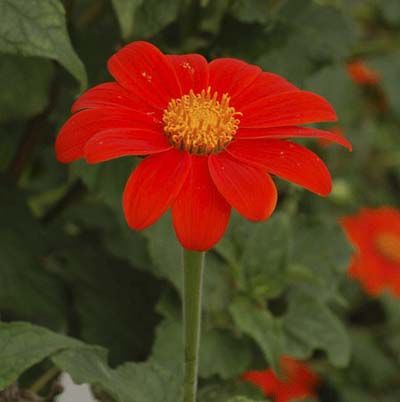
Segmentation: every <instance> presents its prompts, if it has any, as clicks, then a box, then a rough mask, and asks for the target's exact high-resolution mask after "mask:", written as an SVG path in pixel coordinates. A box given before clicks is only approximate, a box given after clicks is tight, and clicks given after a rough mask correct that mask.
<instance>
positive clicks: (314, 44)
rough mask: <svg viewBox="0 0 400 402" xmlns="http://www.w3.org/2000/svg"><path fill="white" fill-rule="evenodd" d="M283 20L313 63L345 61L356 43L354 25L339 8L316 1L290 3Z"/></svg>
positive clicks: (286, 7)
mask: <svg viewBox="0 0 400 402" xmlns="http://www.w3.org/2000/svg"><path fill="white" fill-rule="evenodd" d="M279 17H280V18H282V19H284V20H286V21H287V22H288V23H289V27H292V29H293V31H292V32H291V37H296V38H297V40H298V43H299V45H301V47H302V50H303V51H304V52H305V54H307V55H308V56H309V57H310V58H311V59H312V60H319V61H321V60H329V61H332V60H342V59H343V58H345V57H347V56H348V55H349V53H350V51H351V47H352V46H353V45H354V43H355V40H356V28H355V24H354V22H353V21H352V20H351V19H350V18H349V16H347V15H345V14H344V13H343V12H342V11H341V10H340V9H339V8H337V7H334V6H330V5H324V6H322V5H318V4H316V3H315V2H314V1H312V0H298V1H295V2H292V1H290V2H286V4H285V6H284V7H283V8H282V9H281V12H280V15H279Z"/></svg>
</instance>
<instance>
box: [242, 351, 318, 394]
mask: <svg viewBox="0 0 400 402" xmlns="http://www.w3.org/2000/svg"><path fill="white" fill-rule="evenodd" d="M280 364H281V369H282V376H283V378H279V377H278V376H277V375H276V374H275V373H274V372H273V371H272V370H271V369H267V370H263V371H248V372H246V373H244V374H243V378H244V379H245V380H247V381H249V382H251V383H253V384H254V385H256V386H257V387H258V388H260V390H261V391H262V392H263V393H264V395H265V396H266V397H273V398H274V402H290V401H294V400H296V401H297V400H299V399H303V398H308V397H315V393H316V388H317V386H318V383H319V378H318V376H317V374H316V373H314V372H313V371H312V370H311V369H310V368H309V367H308V365H307V364H305V363H303V362H301V361H298V360H295V359H293V358H291V357H288V356H283V357H282V358H281V361H280Z"/></svg>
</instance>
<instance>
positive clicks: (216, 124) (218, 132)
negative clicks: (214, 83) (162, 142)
mask: <svg viewBox="0 0 400 402" xmlns="http://www.w3.org/2000/svg"><path fill="white" fill-rule="evenodd" d="M217 97H218V93H217V92H214V94H213V95H212V96H211V88H210V87H208V89H207V91H206V90H204V89H203V90H202V91H201V92H200V93H199V94H195V93H194V92H193V91H190V92H189V93H188V94H187V95H183V96H182V97H181V98H179V99H172V100H171V101H170V102H169V104H168V107H167V109H165V111H164V115H163V121H164V132H165V135H166V136H167V137H168V140H169V142H170V143H171V145H173V146H174V147H175V148H177V149H180V150H186V151H189V152H190V153H193V154H200V155H207V154H211V153H215V152H218V151H220V150H222V149H223V148H225V147H226V146H227V145H228V144H229V143H230V142H231V141H232V139H233V137H234V136H235V134H236V131H237V129H238V125H239V120H238V119H237V116H239V115H240V113H238V112H236V111H235V109H234V108H233V107H231V106H229V101H230V97H229V96H228V94H224V95H223V96H222V98H221V100H220V101H218V100H217Z"/></svg>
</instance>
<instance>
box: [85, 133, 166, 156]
mask: <svg viewBox="0 0 400 402" xmlns="http://www.w3.org/2000/svg"><path fill="white" fill-rule="evenodd" d="M170 148H171V145H170V144H169V143H168V141H167V138H166V137H165V135H163V134H162V133H160V132H157V131H149V130H140V129H139V130H137V129H132V128H121V129H112V130H106V131H102V132H101V133H99V134H96V135H95V136H93V137H92V138H91V139H90V140H89V141H88V142H87V143H86V146H85V149H84V152H85V158H86V161H87V162H88V163H98V162H104V161H108V160H110V159H114V158H119V157H121V156H127V155H149V154H155V153H158V152H163V151H167V150H168V149H170Z"/></svg>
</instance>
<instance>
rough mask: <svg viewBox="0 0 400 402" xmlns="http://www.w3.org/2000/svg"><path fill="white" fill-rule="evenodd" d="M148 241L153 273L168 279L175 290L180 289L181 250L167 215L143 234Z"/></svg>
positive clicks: (181, 278)
mask: <svg viewBox="0 0 400 402" xmlns="http://www.w3.org/2000/svg"><path fill="white" fill-rule="evenodd" d="M144 235H145V236H146V237H147V239H148V241H149V242H148V247H149V253H150V258H151V260H152V262H153V266H152V267H150V268H151V269H153V273H154V274H155V275H157V276H159V277H161V278H166V279H168V280H169V281H170V282H171V283H172V284H173V285H174V286H175V287H176V288H177V289H179V290H181V289H182V280H183V277H182V267H181V266H182V248H181V247H180V245H179V243H178V241H177V240H176V237H175V233H174V231H173V228H172V224H171V219H170V217H169V216H168V215H165V216H164V217H162V218H161V219H160V220H159V221H158V222H157V223H156V224H155V225H153V226H152V227H150V228H149V229H147V230H146V231H145V232H144Z"/></svg>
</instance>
